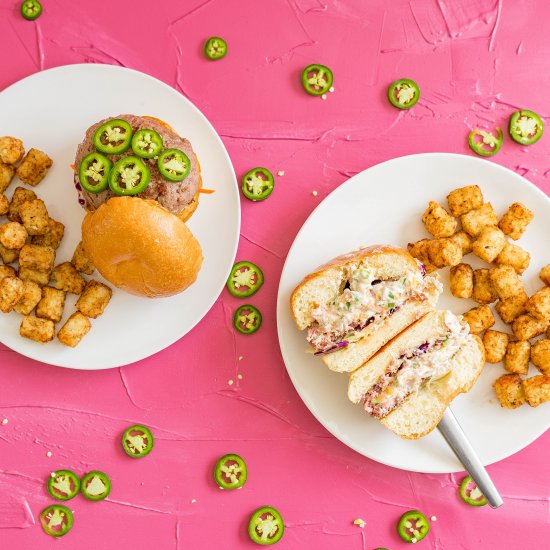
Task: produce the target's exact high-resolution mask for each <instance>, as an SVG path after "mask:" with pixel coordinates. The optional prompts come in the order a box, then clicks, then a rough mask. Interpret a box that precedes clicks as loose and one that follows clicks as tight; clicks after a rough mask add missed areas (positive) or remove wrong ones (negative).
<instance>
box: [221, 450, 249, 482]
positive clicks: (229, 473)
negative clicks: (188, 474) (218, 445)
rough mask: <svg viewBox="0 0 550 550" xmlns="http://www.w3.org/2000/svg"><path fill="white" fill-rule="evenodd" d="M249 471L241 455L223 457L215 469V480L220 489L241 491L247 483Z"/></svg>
mask: <svg viewBox="0 0 550 550" xmlns="http://www.w3.org/2000/svg"><path fill="white" fill-rule="evenodd" d="M246 477H247V469H246V464H245V462H244V460H243V459H242V458H241V457H240V456H239V455H234V454H228V455H224V456H222V457H221V458H220V459H219V460H218V462H216V467H215V468H214V479H215V480H216V483H217V484H218V487H219V488H220V489H239V488H240V487H242V486H243V485H244V484H245V482H246Z"/></svg>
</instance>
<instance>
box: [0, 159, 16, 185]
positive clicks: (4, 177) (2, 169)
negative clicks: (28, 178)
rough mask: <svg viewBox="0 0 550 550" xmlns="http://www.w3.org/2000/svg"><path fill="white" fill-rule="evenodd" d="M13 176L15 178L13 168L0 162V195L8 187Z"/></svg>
mask: <svg viewBox="0 0 550 550" xmlns="http://www.w3.org/2000/svg"><path fill="white" fill-rule="evenodd" d="M13 176H15V168H14V167H13V166H10V165H9V164H4V163H3V162H0V193H3V192H4V191H5V190H6V189H7V188H8V187H9V186H10V183H11V181H12V180H13Z"/></svg>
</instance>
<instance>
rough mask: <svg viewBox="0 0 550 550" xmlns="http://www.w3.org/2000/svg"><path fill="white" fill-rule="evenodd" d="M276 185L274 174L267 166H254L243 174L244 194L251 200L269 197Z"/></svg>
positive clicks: (261, 199)
mask: <svg viewBox="0 0 550 550" xmlns="http://www.w3.org/2000/svg"><path fill="white" fill-rule="evenodd" d="M274 187H275V180H274V178H273V174H272V173H271V172H270V171H269V170H268V169H267V168H262V167H261V166H259V167H258V168H253V169H252V170H250V171H249V172H247V173H246V174H245V175H244V176H243V181H242V190H243V195H244V196H245V197H246V198H247V199H250V200H251V201H263V200H265V199H267V197H269V195H271V193H273V189H274Z"/></svg>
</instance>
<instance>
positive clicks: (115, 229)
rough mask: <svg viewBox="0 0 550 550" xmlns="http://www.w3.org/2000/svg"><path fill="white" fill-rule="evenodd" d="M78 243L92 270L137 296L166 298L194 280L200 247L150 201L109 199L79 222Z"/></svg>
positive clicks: (177, 220) (180, 223) (179, 222)
mask: <svg viewBox="0 0 550 550" xmlns="http://www.w3.org/2000/svg"><path fill="white" fill-rule="evenodd" d="M82 241H83V244H84V248H85V250H86V253H87V254H88V255H89V256H90V259H91V260H92V261H93V263H94V264H95V266H96V267H97V269H98V271H99V272H100V273H101V275H103V277H105V279H107V280H108V281H110V282H111V283H112V284H113V285H115V286H117V287H118V288H121V289H122V290H125V291H127V292H129V293H131V294H136V295H138V296H148V297H159V296H171V295H173V294H177V293H179V292H181V291H182V290H185V289H186V288H187V287H188V286H189V285H191V284H192V283H193V282H194V281H195V279H196V278H197V274H198V272H199V270H200V268H201V265H202V250H201V247H200V245H199V243H198V241H197V240H196V239H195V237H194V236H193V234H192V233H191V231H190V230H189V229H188V228H187V226H186V225H185V223H183V221H182V220H181V219H180V218H179V217H177V216H175V215H173V214H171V213H170V212H168V211H167V210H165V209H164V208H162V206H160V205H159V204H158V203H157V202H156V201H148V200H143V199H140V198H137V197H115V198H111V199H109V200H108V201H107V202H105V203H104V204H102V205H101V206H100V207H99V208H98V209H97V210H95V211H94V212H90V213H88V214H87V215H86V217H85V218H84V221H83V222H82Z"/></svg>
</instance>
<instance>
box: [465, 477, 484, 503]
mask: <svg viewBox="0 0 550 550" xmlns="http://www.w3.org/2000/svg"><path fill="white" fill-rule="evenodd" d="M459 494H460V498H461V499H462V500H463V501H464V502H465V503H466V504H469V505H470V506H485V505H486V504H487V499H486V498H485V496H484V495H483V493H482V492H481V491H480V490H479V488H478V486H477V485H476V482H475V481H474V480H473V479H472V476H466V477H465V478H464V479H463V480H462V481H461V483H460V489H459Z"/></svg>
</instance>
